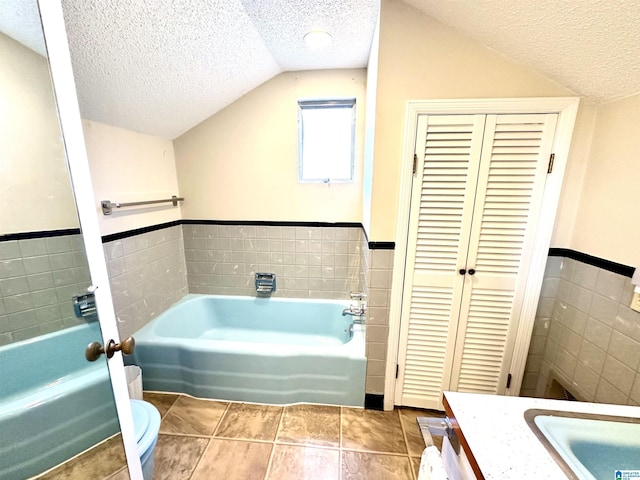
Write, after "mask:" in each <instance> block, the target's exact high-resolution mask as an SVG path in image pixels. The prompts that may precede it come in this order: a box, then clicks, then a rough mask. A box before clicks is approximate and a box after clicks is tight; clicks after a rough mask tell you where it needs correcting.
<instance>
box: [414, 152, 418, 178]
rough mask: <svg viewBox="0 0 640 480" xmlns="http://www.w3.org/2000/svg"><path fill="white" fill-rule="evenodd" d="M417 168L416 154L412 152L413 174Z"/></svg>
mask: <svg viewBox="0 0 640 480" xmlns="http://www.w3.org/2000/svg"><path fill="white" fill-rule="evenodd" d="M417 168H418V155H417V154H415V153H414V154H413V174H414V175H415V174H416V169H417Z"/></svg>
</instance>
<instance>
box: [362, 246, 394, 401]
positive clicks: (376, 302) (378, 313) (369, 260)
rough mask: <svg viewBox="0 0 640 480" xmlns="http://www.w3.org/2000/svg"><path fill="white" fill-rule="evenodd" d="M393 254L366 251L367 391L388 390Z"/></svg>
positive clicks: (392, 252) (381, 391) (376, 392)
mask: <svg viewBox="0 0 640 480" xmlns="http://www.w3.org/2000/svg"><path fill="white" fill-rule="evenodd" d="M365 245H366V243H365ZM393 254H394V251H393V250H369V249H367V254H365V258H366V260H365V261H366V265H367V269H366V270H365V274H366V278H367V280H366V284H367V290H368V293H367V295H368V299H367V300H368V302H367V304H368V314H367V382H366V388H365V390H366V392H367V393H373V394H383V393H384V372H385V367H386V365H385V363H386V360H387V336H388V334H389V301H390V298H391V275H392V271H393Z"/></svg>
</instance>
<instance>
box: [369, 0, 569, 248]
mask: <svg viewBox="0 0 640 480" xmlns="http://www.w3.org/2000/svg"><path fill="white" fill-rule="evenodd" d="M380 21H381V25H380V54H379V70H378V71H379V74H378V92H377V112H376V138H375V149H374V173H373V195H372V218H371V231H370V232H369V238H370V240H376V241H393V240H395V236H396V222H397V209H398V195H399V182H400V180H399V179H400V165H401V161H402V158H401V157H402V149H403V146H404V134H405V130H404V128H405V112H406V102H407V100H413V99H444V98H449V99H452V98H487V97H504V98H509V97H540V96H570V95H572V92H570V91H568V90H567V89H566V88H564V87H562V86H561V85H559V84H557V83H555V82H553V81H551V80H549V79H546V78H544V77H542V76H541V75H539V74H537V73H535V72H533V71H531V70H528V69H526V68H523V67H522V66H520V65H518V64H516V63H514V62H512V61H510V60H508V59H507V58H505V57H503V56H501V55H499V54H497V53H495V52H494V51H492V50H489V49H488V48H485V47H483V46H482V45H480V44H479V43H477V42H475V41H473V40H471V39H469V38H467V37H465V36H463V35H461V34H460V33H458V32H456V31H455V30H454V29H452V28H450V27H448V26H446V25H444V24H442V23H439V22H438V21H436V20H435V19H433V18H431V17H429V16H427V15H425V14H422V13H420V12H419V11H418V10H416V9H414V8H413V7H410V6H408V5H406V4H404V3H401V2H399V1H397V0H383V1H382V5H381V20H380Z"/></svg>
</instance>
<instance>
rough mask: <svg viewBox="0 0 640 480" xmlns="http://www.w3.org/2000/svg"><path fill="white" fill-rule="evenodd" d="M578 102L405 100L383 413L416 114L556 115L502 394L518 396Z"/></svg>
mask: <svg viewBox="0 0 640 480" xmlns="http://www.w3.org/2000/svg"><path fill="white" fill-rule="evenodd" d="M579 102H580V99H579V98H578V97H539V98H486V99H459V100H409V101H408V102H407V107H406V117H405V135H404V137H405V138H404V148H403V153H402V167H401V168H402V170H401V175H400V193H399V196H400V198H399V199H398V222H397V225H396V249H395V255H394V264H393V276H392V281H391V299H390V307H389V335H388V338H387V363H386V368H385V386H384V409H385V410H392V409H393V407H394V403H395V401H394V400H395V393H396V377H395V375H396V366H397V363H398V352H399V345H398V342H399V339H400V327H401V325H400V322H401V316H402V298H403V295H404V273H405V272H404V271H405V264H406V260H407V241H408V230H409V210H410V207H411V187H412V183H413V155H414V149H415V145H416V135H417V126H418V116H419V115H437V114H440V115H454V114H483V113H484V114H522V113H531V114H536V113H557V114H558V123H557V126H556V134H555V138H554V142H553V153H554V154H555V161H554V165H553V173H552V174H550V175H548V177H547V182H546V184H545V188H544V194H543V199H542V208H541V214H540V220H539V224H538V228H537V230H536V240H535V242H534V247H533V253H532V256H531V267H530V270H529V275H528V278H527V281H526V286H525V294H524V301H523V305H522V311H521V313H520V321H519V325H518V330H517V333H516V339H515V346H514V349H513V354H512V357H511V367H510V372H511V375H512V379H511V386H510V388H508V389H507V390H506V394H507V395H510V396H516V395H518V394H519V392H520V386H521V384H522V379H523V376H524V368H525V363H526V361H527V354H528V351H529V342H530V340H531V333H532V331H533V323H534V319H535V313H536V309H537V305H538V299H539V296H540V289H541V287H542V280H543V277H544V269H545V266H546V261H547V255H548V251H549V245H550V243H551V236H552V234H553V229H554V224H555V217H556V211H557V208H558V203H559V200H560V193H561V190H562V180H563V178H564V172H565V169H566V165H567V158H568V156H569V148H570V145H571V137H572V134H573V127H574V125H575V120H576V115H577V112H578V105H579Z"/></svg>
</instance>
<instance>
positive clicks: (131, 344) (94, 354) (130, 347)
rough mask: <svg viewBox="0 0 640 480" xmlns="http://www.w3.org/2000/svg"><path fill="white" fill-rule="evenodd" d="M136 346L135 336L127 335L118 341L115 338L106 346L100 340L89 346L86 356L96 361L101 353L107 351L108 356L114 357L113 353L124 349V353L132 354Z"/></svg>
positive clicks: (91, 360)
mask: <svg viewBox="0 0 640 480" xmlns="http://www.w3.org/2000/svg"><path fill="white" fill-rule="evenodd" d="M135 348H136V340H135V338H133V337H127V338H125V339H124V340H122V342H120V343H116V342H114V341H113V340H109V341H108V342H107V346H106V348H105V347H103V346H102V344H100V343H98V342H92V343H90V344H89V345H88V346H87V349H86V350H85V352H84V356H85V357H86V358H87V360H89V361H90V362H95V361H96V360H97V359H98V358H100V355H102V354H103V353H105V354H106V355H107V358H111V357H113V354H114V353H116V352H119V351H122V353H123V354H124V355H131V354H132V353H133V351H134V350H135Z"/></svg>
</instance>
